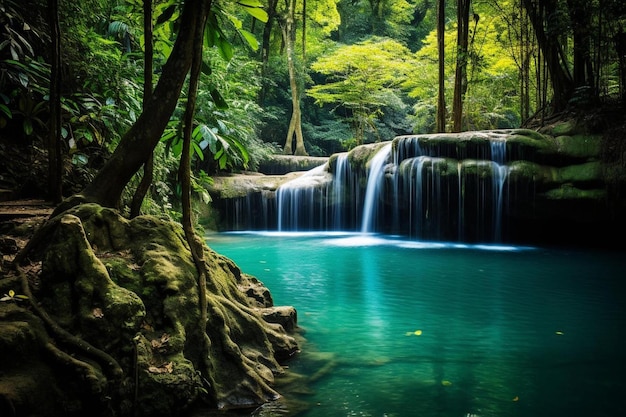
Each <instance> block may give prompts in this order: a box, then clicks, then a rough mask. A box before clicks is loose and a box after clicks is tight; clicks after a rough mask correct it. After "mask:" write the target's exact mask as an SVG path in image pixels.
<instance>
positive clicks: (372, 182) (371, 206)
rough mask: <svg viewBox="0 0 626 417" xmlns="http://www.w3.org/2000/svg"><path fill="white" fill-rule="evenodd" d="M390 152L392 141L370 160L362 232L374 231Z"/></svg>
mask: <svg viewBox="0 0 626 417" xmlns="http://www.w3.org/2000/svg"><path fill="white" fill-rule="evenodd" d="M390 153H391V143H389V144H387V145H385V146H383V147H382V148H381V149H380V151H378V153H377V154H376V155H375V156H374V158H372V161H371V162H370V169H369V171H368V174H367V187H366V189H365V203H364V204H363V220H362V222H361V232H362V233H371V232H373V226H374V224H373V223H374V221H375V220H376V217H375V216H376V209H377V207H378V200H379V198H380V195H381V192H382V187H383V185H384V178H385V177H384V173H385V172H384V167H385V162H387V159H388V158H389V154H390Z"/></svg>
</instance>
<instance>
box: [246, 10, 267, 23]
mask: <svg viewBox="0 0 626 417" xmlns="http://www.w3.org/2000/svg"><path fill="white" fill-rule="evenodd" d="M243 9H244V10H245V11H246V12H248V13H249V14H250V15H251V16H252V17H254V18H255V19H258V20H260V21H261V22H263V23H267V21H268V19H269V16H268V15H267V12H266V11H265V10H263V9H259V8H257V7H244V8H243Z"/></svg>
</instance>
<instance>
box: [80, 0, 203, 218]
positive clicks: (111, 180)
mask: <svg viewBox="0 0 626 417" xmlns="http://www.w3.org/2000/svg"><path fill="white" fill-rule="evenodd" d="M202 1H203V0H186V1H185V5H184V8H183V12H182V15H181V19H180V27H181V30H180V31H179V33H178V37H177V38H176V42H175V44H174V48H173V49H172V52H171V54H170V56H169V58H168V60H167V62H166V63H165V65H164V66H163V72H162V75H161V77H160V79H159V81H158V83H157V85H156V88H155V89H154V93H153V94H152V96H151V97H150V100H148V102H147V103H146V106H145V108H144V111H143V113H142V114H141V115H140V116H139V118H138V119H137V121H136V122H135V124H134V125H133V126H132V127H131V128H130V129H129V131H128V132H127V133H126V134H125V135H124V136H123V137H122V139H121V141H120V143H119V145H118V146H117V148H116V149H115V152H114V153H113V155H112V156H111V158H110V159H109V160H108V161H107V163H106V164H105V165H104V166H103V167H102V169H100V171H99V172H98V174H97V175H96V177H95V178H94V179H93V181H92V182H91V183H90V184H89V185H88V186H87V187H86V188H85V189H84V190H83V192H82V195H83V197H84V199H85V200H87V201H90V202H96V203H99V204H101V205H103V206H107V207H116V206H117V205H118V202H119V199H120V196H121V194H122V191H123V190H124V187H125V186H126V184H127V183H128V181H129V180H130V179H131V177H132V176H133V175H134V174H135V173H136V172H137V170H138V169H139V168H140V167H141V165H142V164H143V163H144V162H145V161H146V160H147V158H148V156H149V155H150V153H151V152H152V151H153V150H154V148H155V147H156V145H157V144H158V143H159V140H160V138H161V135H162V134H163V131H164V130H165V127H166V126H167V122H168V121H169V119H170V117H171V115H172V113H173V112H174V109H175V108H176V105H177V103H178V98H179V96H180V91H181V89H182V87H183V84H184V82H185V78H186V77H187V73H188V72H189V68H190V66H191V60H192V55H193V38H194V33H195V27H196V26H197V25H199V24H202V22H204V21H205V20H206V15H207V14H208V10H205V11H204V12H202V13H200V10H202V9H203V8H202V7H201V6H202Z"/></svg>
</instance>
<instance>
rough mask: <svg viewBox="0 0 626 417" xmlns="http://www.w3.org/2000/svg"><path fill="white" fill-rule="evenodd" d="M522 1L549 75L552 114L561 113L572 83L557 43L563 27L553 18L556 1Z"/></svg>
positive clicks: (571, 89)
mask: <svg viewBox="0 0 626 417" xmlns="http://www.w3.org/2000/svg"><path fill="white" fill-rule="evenodd" d="M522 2H523V4H524V8H525V9H526V12H527V13H528V17H529V19H530V23H531V24H532V27H533V30H534V32H535V37H536V39H537V43H538V45H539V48H540V49H541V52H542V56H543V59H544V60H545V63H546V67H547V70H548V73H549V74H550V83H551V85H552V94H553V96H552V111H553V112H558V111H561V110H563V109H564V108H565V106H566V105H567V102H568V100H569V99H570V97H571V95H572V93H573V90H574V82H573V79H572V75H571V73H570V72H569V66H568V64H567V57H566V56H565V49H564V48H563V45H562V44H561V43H560V42H559V36H561V35H562V32H563V28H562V27H561V26H560V22H559V21H558V20H557V19H556V16H558V10H557V9H558V6H559V5H558V2H557V0H542V1H536V0H522Z"/></svg>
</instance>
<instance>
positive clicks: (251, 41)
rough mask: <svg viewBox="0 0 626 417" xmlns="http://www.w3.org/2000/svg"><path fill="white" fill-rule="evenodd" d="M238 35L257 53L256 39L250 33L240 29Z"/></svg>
mask: <svg viewBox="0 0 626 417" xmlns="http://www.w3.org/2000/svg"><path fill="white" fill-rule="evenodd" d="M239 33H241V36H243V38H244V39H245V40H246V42H248V45H250V47H251V48H252V49H253V50H255V51H257V50H258V49H259V41H257V40H256V37H255V36H254V35H253V34H252V33H250V32H248V31H247V30H245V29H240V30H239Z"/></svg>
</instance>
